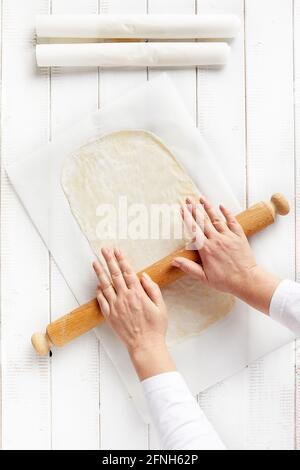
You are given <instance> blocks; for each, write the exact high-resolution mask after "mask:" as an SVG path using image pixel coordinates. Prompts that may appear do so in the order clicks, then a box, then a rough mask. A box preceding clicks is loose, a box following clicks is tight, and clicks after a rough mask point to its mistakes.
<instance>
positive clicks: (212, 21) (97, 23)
mask: <svg viewBox="0 0 300 470" xmlns="http://www.w3.org/2000/svg"><path fill="white" fill-rule="evenodd" d="M239 28H240V21H239V18H238V17H237V16H234V15H38V16H37V18H36V33H37V36H38V37H41V38H77V39H78V38H102V39H107V38H115V39H125V38H135V39H139V38H140V39H197V38H198V39H201V38H233V37H234V36H235V35H236V34H237V32H238V30H239Z"/></svg>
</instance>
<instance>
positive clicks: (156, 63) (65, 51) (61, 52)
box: [36, 42, 230, 67]
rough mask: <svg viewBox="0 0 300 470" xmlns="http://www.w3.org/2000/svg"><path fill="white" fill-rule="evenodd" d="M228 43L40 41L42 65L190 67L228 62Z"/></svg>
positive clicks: (38, 53) (39, 61) (38, 47)
mask: <svg viewBox="0 0 300 470" xmlns="http://www.w3.org/2000/svg"><path fill="white" fill-rule="evenodd" d="M229 53H230V47H229V46H228V44H227V43H225V42H215V43H208V42H204V43H183V42H173V43H171V42H164V43H163V42H152V43H150V42H135V43H113V44H112V43H103V44H94V43H93V44H40V45H37V46H36V60H37V65H38V66H39V67H94V66H95V67H98V66H99V67H191V66H195V65H198V66H221V65H225V64H226V62H227V60H228V57H229Z"/></svg>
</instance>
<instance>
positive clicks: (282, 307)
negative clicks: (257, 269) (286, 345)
mask: <svg viewBox="0 0 300 470" xmlns="http://www.w3.org/2000/svg"><path fill="white" fill-rule="evenodd" d="M270 317H271V318H273V319H274V320H276V321H278V322H279V323H281V324H282V325H284V326H286V327H287V328H289V329H290V330H291V331H292V332H293V333H295V335H296V336H299V337H300V284H298V283H297V282H294V281H282V282H281V283H280V284H279V286H278V287H277V289H276V291H275V292H274V294H273V297H272V300H271V305H270Z"/></svg>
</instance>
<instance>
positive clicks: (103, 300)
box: [97, 289, 110, 320]
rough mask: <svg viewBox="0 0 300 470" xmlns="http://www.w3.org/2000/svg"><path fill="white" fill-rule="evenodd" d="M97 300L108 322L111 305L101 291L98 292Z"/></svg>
mask: <svg viewBox="0 0 300 470" xmlns="http://www.w3.org/2000/svg"><path fill="white" fill-rule="evenodd" d="M97 300H98V303H99V307H100V310H101V312H102V314H103V316H104V318H105V319H106V320H107V319H108V317H109V315H110V307H109V303H108V301H107V300H106V298H105V297H104V295H103V292H102V290H101V289H98V290H97Z"/></svg>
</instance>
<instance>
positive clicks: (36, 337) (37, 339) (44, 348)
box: [31, 333, 51, 356]
mask: <svg viewBox="0 0 300 470" xmlns="http://www.w3.org/2000/svg"><path fill="white" fill-rule="evenodd" d="M31 344H32V346H33V347H34V349H35V350H36V352H37V353H38V354H39V355H40V356H48V355H49V353H50V352H51V342H50V340H49V338H48V335H47V334H45V333H34V334H33V335H32V337H31Z"/></svg>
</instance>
